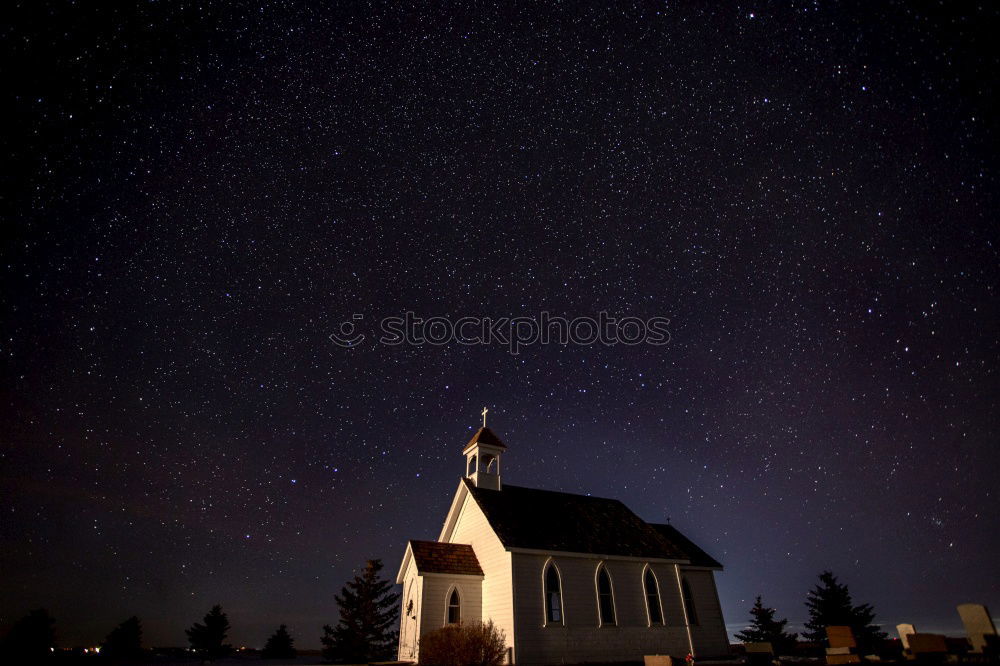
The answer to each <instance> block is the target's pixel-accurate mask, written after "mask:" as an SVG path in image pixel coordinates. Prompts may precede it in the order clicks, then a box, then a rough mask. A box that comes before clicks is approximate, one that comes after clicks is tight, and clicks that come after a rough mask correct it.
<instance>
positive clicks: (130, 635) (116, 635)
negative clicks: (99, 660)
mask: <svg viewBox="0 0 1000 666" xmlns="http://www.w3.org/2000/svg"><path fill="white" fill-rule="evenodd" d="M141 654H142V623H141V622H140V621H139V618H137V617H136V616H135V615H133V616H132V617H130V618H129V619H127V620H125V621H124V622H122V623H121V624H119V625H118V626H117V627H115V628H114V629H112V630H111V633H110V634H108V637H107V638H105V639H104V645H102V646H101V655H102V656H108V657H113V658H115V659H135V658H136V657H138V656H139V655H141Z"/></svg>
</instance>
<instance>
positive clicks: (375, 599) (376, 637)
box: [320, 560, 399, 664]
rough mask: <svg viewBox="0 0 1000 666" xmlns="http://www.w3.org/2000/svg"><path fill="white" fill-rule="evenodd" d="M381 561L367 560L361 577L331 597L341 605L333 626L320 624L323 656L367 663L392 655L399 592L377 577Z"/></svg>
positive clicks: (342, 660)
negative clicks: (321, 626) (338, 619)
mask: <svg viewBox="0 0 1000 666" xmlns="http://www.w3.org/2000/svg"><path fill="white" fill-rule="evenodd" d="M381 570H382V560H368V563H367V564H366V565H365V570H364V572H363V573H362V574H361V575H360V576H355V577H354V580H352V581H350V582H348V583H347V585H345V586H344V588H343V589H341V591H340V595H339V596H334V599H335V600H336V601H337V605H338V606H339V607H340V622H338V623H337V626H336V627H331V626H330V625H326V626H324V627H323V637H322V638H321V639H320V640H321V641H322V642H323V657H324V658H325V659H327V660H328V661H340V662H347V663H352V664H356V663H367V662H371V661H382V660H385V659H388V658H391V657H392V656H393V653H394V651H395V647H396V640H397V633H396V631H395V630H394V629H393V627H395V626H396V623H397V621H398V619H399V606H398V602H399V594H398V593H396V592H393V591H392V583H390V582H389V581H386V580H383V579H382V578H380V576H379V572H380V571H381Z"/></svg>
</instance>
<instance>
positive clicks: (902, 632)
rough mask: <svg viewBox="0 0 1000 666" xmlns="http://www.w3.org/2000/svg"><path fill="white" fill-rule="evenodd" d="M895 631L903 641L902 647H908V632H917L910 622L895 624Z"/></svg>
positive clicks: (906, 648)
mask: <svg viewBox="0 0 1000 666" xmlns="http://www.w3.org/2000/svg"><path fill="white" fill-rule="evenodd" d="M896 633H897V634H899V640H900V642H902V643H903V649H904V650H909V649H910V634H915V633H917V630H916V629H915V628H914V627H913V625H912V624H897V625H896Z"/></svg>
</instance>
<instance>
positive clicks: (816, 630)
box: [802, 571, 886, 654]
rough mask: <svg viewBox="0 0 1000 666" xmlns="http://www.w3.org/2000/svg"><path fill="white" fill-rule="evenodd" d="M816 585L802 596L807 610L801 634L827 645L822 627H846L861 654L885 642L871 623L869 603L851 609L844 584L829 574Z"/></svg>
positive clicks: (881, 632)
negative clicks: (807, 615)
mask: <svg viewBox="0 0 1000 666" xmlns="http://www.w3.org/2000/svg"><path fill="white" fill-rule="evenodd" d="M819 580H820V584H819V585H817V586H816V587H815V588H813V589H812V590H810V591H809V594H808V595H807V597H806V608H807V609H809V621H808V622H806V624H805V626H806V629H808V630H809V631H807V632H804V633H803V634H802V635H803V637H804V638H807V639H809V640H811V641H816V642H818V643H822V644H823V645H827V640H826V628H827V627H829V626H847V627H850V628H851V631H852V632H853V633H854V639H855V641H857V643H858V650H859V651H860V652H861V653H862V654H870V653H871V652H872V651H874V650H875V649H877V648H878V646H879V645H880V643H881V642H882V641H884V640H885V638H886V633H885V632H884V631H880V630H879V628H878V627H877V626H875V625H873V624H872V622H874V620H875V609H873V608H872V607H871V605H870V604H861V605H860V606H855V605H854V602H853V601H852V600H851V593H850V592H849V591H848V589H847V585H842V584H840V583H838V582H837V577H836V576H834V575H833V574H832V573H831V572H829V571H824V572H823V573H821V574H820V575H819Z"/></svg>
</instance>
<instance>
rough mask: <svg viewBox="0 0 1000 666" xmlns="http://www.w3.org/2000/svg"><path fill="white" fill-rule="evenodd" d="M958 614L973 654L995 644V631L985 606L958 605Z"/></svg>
mask: <svg viewBox="0 0 1000 666" xmlns="http://www.w3.org/2000/svg"><path fill="white" fill-rule="evenodd" d="M958 614H959V616H960V617H961V618H962V624H964V625H965V635H966V636H967V637H968V638H969V644H970V645H972V651H973V652H977V653H981V652H983V649H984V648H985V647H987V646H988V645H990V644H992V643H995V642H996V640H997V639H996V635H997V629H996V627H995V626H994V625H993V618H991V617H990V612H989V611H988V610H987V609H986V606H983V605H982V604H960V605H959V606H958Z"/></svg>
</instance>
